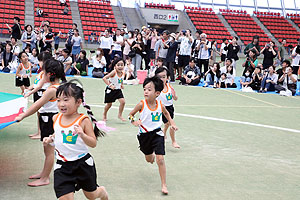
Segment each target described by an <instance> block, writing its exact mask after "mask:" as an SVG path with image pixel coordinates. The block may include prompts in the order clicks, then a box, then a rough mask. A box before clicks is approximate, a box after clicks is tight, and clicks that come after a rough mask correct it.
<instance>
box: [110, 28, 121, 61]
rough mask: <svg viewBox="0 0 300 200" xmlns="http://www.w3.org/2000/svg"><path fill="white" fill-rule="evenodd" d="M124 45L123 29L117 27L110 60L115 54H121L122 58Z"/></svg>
mask: <svg viewBox="0 0 300 200" xmlns="http://www.w3.org/2000/svg"><path fill="white" fill-rule="evenodd" d="M123 45H124V38H123V36H122V35H121V30H120V29H117V30H116V34H115V35H114V36H113V44H112V51H111V55H110V60H113V59H114V57H115V55H116V54H117V55H119V57H120V58H122V57H123V53H122V46H123Z"/></svg>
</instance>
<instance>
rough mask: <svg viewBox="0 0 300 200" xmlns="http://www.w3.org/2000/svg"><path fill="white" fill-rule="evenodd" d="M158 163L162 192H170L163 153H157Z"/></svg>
mask: <svg viewBox="0 0 300 200" xmlns="http://www.w3.org/2000/svg"><path fill="white" fill-rule="evenodd" d="M156 163H157V165H158V171H159V175H160V180H161V192H162V193H163V194H168V189H167V182H166V175H167V172H166V165H165V160H164V156H163V155H156Z"/></svg>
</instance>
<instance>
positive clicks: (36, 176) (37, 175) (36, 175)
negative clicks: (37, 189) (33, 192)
mask: <svg viewBox="0 0 300 200" xmlns="http://www.w3.org/2000/svg"><path fill="white" fill-rule="evenodd" d="M41 176H42V175H41V174H35V175H32V176H29V179H40V178H41Z"/></svg>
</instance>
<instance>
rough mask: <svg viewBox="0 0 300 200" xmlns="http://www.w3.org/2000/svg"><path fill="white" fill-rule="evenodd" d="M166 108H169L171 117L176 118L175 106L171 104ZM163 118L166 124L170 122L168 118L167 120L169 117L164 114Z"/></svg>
mask: <svg viewBox="0 0 300 200" xmlns="http://www.w3.org/2000/svg"><path fill="white" fill-rule="evenodd" d="M166 109H167V111H168V112H169V114H170V116H171V118H172V119H173V118H174V106H173V105H171V106H166ZM162 120H163V122H164V124H165V123H167V122H168V120H167V118H166V117H165V116H164V114H163V115H162Z"/></svg>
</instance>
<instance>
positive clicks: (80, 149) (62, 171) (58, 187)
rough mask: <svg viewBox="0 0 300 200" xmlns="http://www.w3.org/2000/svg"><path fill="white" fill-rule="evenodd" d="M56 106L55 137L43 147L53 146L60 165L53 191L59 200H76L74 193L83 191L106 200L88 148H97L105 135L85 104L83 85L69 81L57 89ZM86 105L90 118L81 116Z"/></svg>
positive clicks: (57, 163) (46, 138)
mask: <svg viewBox="0 0 300 200" xmlns="http://www.w3.org/2000/svg"><path fill="white" fill-rule="evenodd" d="M56 94H57V106H58V109H59V111H60V113H58V114H57V115H54V117H53V121H54V123H53V127H54V134H53V135H50V136H49V137H45V138H44V140H43V143H44V145H46V146H50V145H48V144H50V143H54V146H55V151H56V152H57V153H56V158H57V162H56V164H55V168H54V190H55V193H56V197H57V198H59V199H74V192H75V190H79V189H80V188H82V189H83V193H84V195H85V196H86V198H88V199H96V198H101V199H102V200H107V199H108V196H107V192H106V190H105V188H104V187H103V186H101V187H99V186H98V185H97V180H96V179H97V175H96V167H95V163H94V160H93V157H92V156H91V155H90V154H89V151H88V147H92V148H94V147H96V144H97V137H98V136H104V132H102V131H100V130H99V129H98V128H97V126H96V125H95V126H94V130H93V124H92V122H94V124H97V121H96V119H95V117H94V115H93V113H92V111H91V110H90V107H89V106H88V105H86V103H85V99H84V91H83V89H82V86H81V85H79V84H78V83H77V84H76V83H74V81H70V82H68V83H65V84H63V85H61V86H59V87H58V89H57V92H56ZM81 104H82V105H83V106H84V107H85V108H86V109H87V113H88V115H89V116H90V117H91V120H92V122H91V120H89V119H88V116H86V115H84V114H80V113H78V108H79V106H80V105H81Z"/></svg>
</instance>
